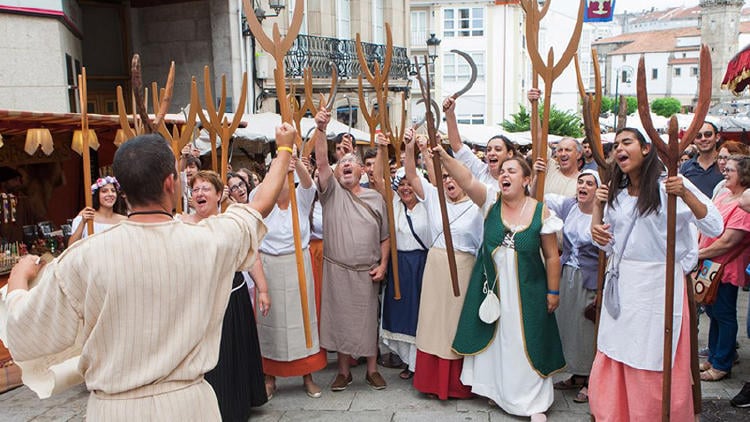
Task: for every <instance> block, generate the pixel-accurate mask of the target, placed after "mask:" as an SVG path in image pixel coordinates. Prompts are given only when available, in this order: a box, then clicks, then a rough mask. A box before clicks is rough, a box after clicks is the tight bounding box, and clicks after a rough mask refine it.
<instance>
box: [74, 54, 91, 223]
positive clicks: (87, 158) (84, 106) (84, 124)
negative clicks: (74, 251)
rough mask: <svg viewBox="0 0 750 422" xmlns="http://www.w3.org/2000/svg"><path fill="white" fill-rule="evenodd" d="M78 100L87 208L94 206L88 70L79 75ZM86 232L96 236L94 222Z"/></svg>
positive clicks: (84, 69)
mask: <svg viewBox="0 0 750 422" xmlns="http://www.w3.org/2000/svg"><path fill="white" fill-rule="evenodd" d="M78 98H79V100H80V103H81V142H82V144H83V147H82V150H83V153H82V155H83V191H84V192H86V194H85V195H84V196H83V197H84V203H85V204H86V206H87V207H92V206H93V198H92V194H91V192H89V189H91V151H90V150H89V115H88V88H87V87H86V68H85V67H84V68H82V69H81V74H80V75H78ZM86 232H87V233H88V235H89V236H91V235H93V234H94V220H88V221H87V222H86Z"/></svg>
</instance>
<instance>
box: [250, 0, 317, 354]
mask: <svg viewBox="0 0 750 422" xmlns="http://www.w3.org/2000/svg"><path fill="white" fill-rule="evenodd" d="M242 5H243V8H244V10H245V15H246V16H247V23H248V25H249V26H250V30H251V31H252V32H253V35H254V36H255V39H256V40H257V41H258V43H259V44H260V46H261V47H262V48H263V49H264V50H265V51H267V52H268V53H269V54H270V55H271V56H272V57H273V58H274V60H275V61H276V68H275V69H274V71H273V77H274V85H275V87H276V96H277V98H278V99H279V108H280V109H281V120H282V121H284V122H286V123H290V124H291V123H293V117H294V116H293V115H292V110H291V106H290V104H289V101H284V99H285V98H286V95H287V91H286V80H285V79H284V75H285V71H284V57H285V56H286V53H287V51H289V49H290V48H291V47H292V44H293V43H294V40H295V39H296V38H297V34H299V30H300V27H301V26H302V13H303V11H304V3H303V0H295V3H294V15H293V16H292V22H291V24H289V29H288V31H287V34H286V36H285V37H284V38H282V37H281V32H279V24H278V23H276V22H274V24H273V33H272V36H273V40H271V38H269V37H268V35H266V33H265V32H264V31H263V26H262V25H261V24H260V22H259V21H258V18H257V17H256V16H255V9H254V7H253V4H252V2H251V1H250V0H242ZM287 184H288V185H289V201H290V205H291V210H292V229H293V231H294V255H295V258H296V260H297V279H298V281H299V292H300V301H301V304H302V321H303V323H304V325H305V345H306V346H307V348H308V349H311V348H312V333H311V332H310V309H309V307H308V303H307V282H306V281H305V266H304V265H305V264H304V258H303V256H302V237H301V235H300V227H299V216H298V215H297V196H296V195H295V191H294V174H292V173H289V174H288V175H287Z"/></svg>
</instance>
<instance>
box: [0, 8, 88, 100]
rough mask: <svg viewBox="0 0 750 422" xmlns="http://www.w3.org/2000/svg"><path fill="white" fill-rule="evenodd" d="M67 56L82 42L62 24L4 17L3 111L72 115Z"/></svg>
mask: <svg viewBox="0 0 750 422" xmlns="http://www.w3.org/2000/svg"><path fill="white" fill-rule="evenodd" d="M65 54H69V55H70V56H71V57H73V59H75V60H78V61H81V57H82V53H81V42H80V40H79V39H78V38H76V37H75V36H74V35H73V34H72V33H71V32H70V30H69V29H68V28H67V27H65V25H63V24H62V23H61V22H60V21H59V20H57V19H54V18H45V17H34V16H25V15H14V14H6V13H2V14H0V56H2V58H3V59H2V63H3V70H2V72H0V108H3V109H13V110H29V111H52V112H61V113H67V112H70V111H71V110H70V107H69V103H68V83H67V74H66V63H65Z"/></svg>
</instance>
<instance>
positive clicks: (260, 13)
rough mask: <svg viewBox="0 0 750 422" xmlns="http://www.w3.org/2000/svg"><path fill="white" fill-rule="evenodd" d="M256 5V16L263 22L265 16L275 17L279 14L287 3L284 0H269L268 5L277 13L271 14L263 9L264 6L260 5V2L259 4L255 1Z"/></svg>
mask: <svg viewBox="0 0 750 422" xmlns="http://www.w3.org/2000/svg"><path fill="white" fill-rule="evenodd" d="M255 5H256V7H255V16H256V17H257V18H258V21H259V22H263V19H265V18H275V17H277V16H279V13H280V12H281V10H283V9H284V8H285V7H286V5H285V4H284V0H269V1H268V5H269V6H270V7H271V9H273V11H274V12H276V14H275V15H269V14H266V11H265V10H263V8H262V7H260V4H258V2H257V1H256V2H255Z"/></svg>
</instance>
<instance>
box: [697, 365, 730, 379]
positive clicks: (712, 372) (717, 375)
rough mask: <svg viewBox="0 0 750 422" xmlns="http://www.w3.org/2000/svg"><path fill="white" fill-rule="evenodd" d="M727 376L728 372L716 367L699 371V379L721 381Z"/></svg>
mask: <svg viewBox="0 0 750 422" xmlns="http://www.w3.org/2000/svg"><path fill="white" fill-rule="evenodd" d="M729 377H730V375H729V372H725V371H720V370H718V369H716V368H709V369H706V370H705V371H703V372H701V381H708V382H714V381H721V380H723V379H724V378H729Z"/></svg>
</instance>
